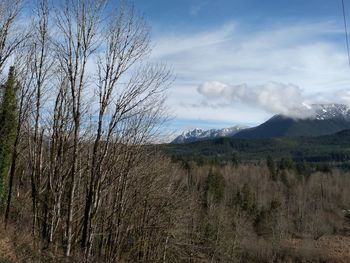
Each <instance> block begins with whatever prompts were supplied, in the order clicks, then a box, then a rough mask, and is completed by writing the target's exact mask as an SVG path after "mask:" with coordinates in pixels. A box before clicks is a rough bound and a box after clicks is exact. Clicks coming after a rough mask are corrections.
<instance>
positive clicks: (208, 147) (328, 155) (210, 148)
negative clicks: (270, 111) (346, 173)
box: [162, 130, 350, 162]
mask: <svg viewBox="0 0 350 263" xmlns="http://www.w3.org/2000/svg"><path fill="white" fill-rule="evenodd" d="M162 148H163V149H164V151H165V152H166V153H168V154H170V155H171V156H173V157H174V158H180V159H198V158H200V159H220V160H230V159H231V158H232V156H233V155H238V156H239V158H241V159H243V160H258V159H266V156H268V155H270V156H272V157H274V158H281V157H290V158H293V159H295V160H305V161H312V162H319V161H337V162H338V161H347V160H350V130H344V131H341V132H338V133H335V134H332V135H325V136H319V137H294V138H269V139H241V138H219V139H215V140H207V141H201V142H194V143H190V144H182V145H163V146H162Z"/></svg>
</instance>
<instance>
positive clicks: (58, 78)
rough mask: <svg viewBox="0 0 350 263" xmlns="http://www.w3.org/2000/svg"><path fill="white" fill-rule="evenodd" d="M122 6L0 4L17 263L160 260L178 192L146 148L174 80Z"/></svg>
mask: <svg viewBox="0 0 350 263" xmlns="http://www.w3.org/2000/svg"><path fill="white" fill-rule="evenodd" d="M122 2H123V1H121V3H117V1H115V2H109V1H105V0H67V1H54V3H53V5H51V1H47V0H38V1H30V3H29V2H26V3H24V2H22V1H20V0H14V1H13V0H2V1H0V75H1V104H0V106H1V112H0V132H1V133H0V156H1V157H0V176H1V177H0V197H1V206H0V212H1V214H2V216H3V217H2V218H4V223H3V225H4V226H5V227H7V228H8V229H11V228H13V227H15V228H16V231H15V232H16V233H17V234H15V233H14V235H17V237H18V238H19V241H18V242H21V241H20V240H21V239H23V240H27V241H28V240H29V241H28V242H27V244H26V245H27V247H28V249H26V250H25V251H27V252H26V254H24V255H22V257H21V258H22V260H21V261H23V260H24V259H25V260H26V261H28V262H41V261H47V262H61V261H63V260H68V261H69V260H71V261H77V262H81V261H85V262H160V261H163V262H166V261H168V248H167V247H168V246H169V245H168V240H169V239H170V238H171V231H172V229H173V227H174V221H175V220H176V216H174V215H175V214H176V213H177V211H178V209H179V207H181V201H182V198H180V197H179V196H182V195H180V194H179V191H181V188H180V187H179V185H178V184H176V180H175V178H176V177H177V175H176V174H174V173H175V171H176V170H174V169H171V167H172V165H171V164H170V163H169V162H168V161H167V160H166V159H163V157H162V156H161V155H158V154H157V153H156V152H154V151H149V150H147V151H145V150H144V148H143V145H145V144H149V143H151V142H153V141H154V139H155V138H156V136H157V134H158V128H159V125H160V124H161V123H162V122H163V121H164V119H165V117H166V116H165V114H164V98H165V91H166V89H167V87H168V85H169V83H170V81H171V74H170V72H169V70H167V68H166V67H165V66H164V65H161V64H152V63H150V62H149V60H148V56H149V53H150V50H151V45H150V32H149V28H148V26H147V25H146V23H145V21H144V20H143V18H142V17H141V16H139V15H138V13H137V12H136V10H135V9H134V7H133V6H132V5H128V4H125V3H124V4H123V3H122ZM9 231H10V230H9ZM28 236H29V237H28ZM28 251H31V252H32V253H29V252H28ZM18 255H21V252H18Z"/></svg>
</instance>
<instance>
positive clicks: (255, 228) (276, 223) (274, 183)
mask: <svg viewBox="0 0 350 263" xmlns="http://www.w3.org/2000/svg"><path fill="white" fill-rule="evenodd" d="M274 167H275V168H274V169H275V171H274V173H272V171H271V170H269V168H268V167H267V165H266V164H265V163H264V162H260V163H255V164H254V163H253V164H252V163H250V164H239V165H238V166H236V165H235V164H226V165H217V166H215V167H212V166H210V165H205V166H197V165H196V164H195V163H190V164H188V165H187V167H186V168H187V169H186V170H187V176H188V178H189V181H188V188H189V190H190V195H189V197H188V203H189V205H190V207H191V213H188V214H187V219H186V222H187V223H186V224H187V225H188V228H187V230H186V231H187V232H186V233H187V236H186V238H187V239H188V240H190V241H189V242H190V243H191V249H192V250H191V255H193V258H192V261H191V260H189V261H188V262H202V261H203V262H304V261H305V262H306V261H307V262H322V261H323V262H338V261H336V260H335V259H334V258H333V259H330V258H328V256H329V255H330V254H332V253H333V254H334V251H333V252H331V251H330V249H329V247H322V248H320V247H318V250H317V251H315V250H314V249H316V248H317V246H315V245H313V244H314V243H315V242H318V240H320V239H322V238H329V237H332V236H336V235H338V237H339V236H341V235H342V233H343V231H344V227H345V229H347V227H348V226H349V221H348V219H346V218H345V217H344V213H343V212H342V211H344V210H346V209H347V207H348V206H349V205H350V195H349V193H348V188H349V187H350V177H349V173H348V172H346V171H341V170H338V169H331V170H322V169H320V170H322V171H317V170H315V169H311V168H310V169H309V168H307V167H304V168H305V169H298V170H296V169H295V166H290V167H284V166H283V165H280V164H276V165H275V166H274ZM184 215H185V214H184ZM297 242H302V244H303V245H301V246H299V247H294V246H293V245H292V244H293V243H297ZM303 246H304V247H303Z"/></svg>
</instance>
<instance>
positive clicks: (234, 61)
mask: <svg viewBox="0 0 350 263" xmlns="http://www.w3.org/2000/svg"><path fill="white" fill-rule="evenodd" d="M341 26H342V25H335V24H334V23H332V22H328V21H326V22H319V23H315V22H304V23H300V22H299V23H296V24H283V25H279V26H278V25H277V26H271V27H270V28H259V29H256V28H255V29H252V28H244V25H242V24H238V23H235V22H230V23H227V24H226V25H223V26H222V27H219V28H214V29H211V30H206V31H202V32H181V33H179V32H176V33H172V34H165V35H161V36H158V37H157V38H156V39H155V40H156V42H155V44H156V45H155V47H154V54H153V58H154V59H155V60H163V61H167V62H168V64H169V65H171V66H172V67H173V69H174V73H175V74H176V76H177V80H176V82H175V83H174V86H173V88H172V91H171V94H170V97H169V104H170V106H171V108H172V109H173V110H174V112H175V114H176V116H177V117H179V118H187V119H203V120H205V119H208V120H214V119H215V120H222V121H226V122H232V123H233V124H235V123H237V122H243V123H252V122H255V123H259V122H261V121H263V120H265V119H266V118H267V117H268V116H270V115H271V113H272V112H276V111H278V110H282V111H283V110H285V108H286V107H285V105H288V107H287V108H288V109H289V110H290V109H291V108H293V107H295V106H299V104H300V103H299V100H300V101H304V100H311V101H314V100H313V97H315V98H317V100H320V99H324V98H325V97H326V96H325V95H324V94H333V95H334V94H335V93H336V92H337V91H339V90H348V88H350V70H349V67H348V65H347V57H346V50H345V45H344V36H343V29H342V28H341ZM213 80H215V81H216V82H212V81H213ZM201 83H211V86H213V84H214V86H215V87H216V88H218V89H219V90H224V94H223V95H224V96H228V95H229V96H231V101H232V96H236V95H233V94H232V92H229V91H230V90H232V89H235V92H237V91H239V92H243V91H244V92H245V93H246V94H255V95H254V96H255V98H256V100H257V101H258V102H259V105H260V106H259V107H255V108H253V107H251V106H252V105H253V104H254V102H252V101H250V102H249V103H247V101H245V100H242V98H241V99H240V100H238V99H236V100H234V101H235V102H238V101H240V103H237V104H234V105H231V107H224V104H222V107H219V105H220V104H217V103H214V104H215V105H216V107H210V106H208V105H205V103H201V102H202V100H203V97H202V96H201V95H200V94H199V93H198V92H197V87H198V86H199V85H200V84H201ZM226 83H229V84H232V83H247V85H246V86H244V88H243V87H240V88H239V86H238V87H237V86H232V85H228V84H226ZM261 83H269V84H267V85H261ZM271 83H274V84H271ZM276 83H293V84H280V85H277V84H276ZM298 87H300V88H298ZM202 89H203V90H202V92H203V91H205V89H207V90H206V92H205V93H210V92H211V96H218V94H217V93H216V92H214V91H213V90H212V87H211V88H210V87H209V86H207V87H204V86H203V85H202ZM226 93H229V94H226ZM272 93H274V95H273V96H272ZM269 94H270V95H269ZM291 96H295V98H296V99H295V100H291V101H289V99H288V98H289V97H291ZM209 97H210V96H209ZM337 98H340V97H339V96H337ZM348 99H349V100H350V95H349V96H348ZM206 101H207V104H208V103H209V104H211V105H212V106H213V102H212V101H211V100H210V102H208V101H209V100H208V98H206ZM272 102H274V103H272ZM242 103H243V104H242ZM231 104H232V103H231ZM184 105H185V106H184ZM186 105H187V106H186ZM194 105H196V107H194Z"/></svg>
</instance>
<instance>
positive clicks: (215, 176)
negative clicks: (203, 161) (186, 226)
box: [206, 169, 225, 203]
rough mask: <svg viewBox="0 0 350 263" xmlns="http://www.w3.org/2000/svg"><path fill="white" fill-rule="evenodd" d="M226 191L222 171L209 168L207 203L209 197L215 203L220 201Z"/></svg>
mask: <svg viewBox="0 0 350 263" xmlns="http://www.w3.org/2000/svg"><path fill="white" fill-rule="evenodd" d="M224 191H225V179H224V177H223V176H222V174H221V173H219V172H217V171H213V169H210V170H209V174H208V178H207V182H206V195H207V203H208V199H211V200H212V201H213V202H214V203H219V202H220V201H221V199H222V198H223V196H224Z"/></svg>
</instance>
